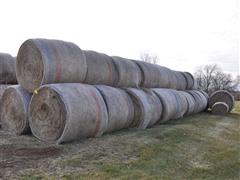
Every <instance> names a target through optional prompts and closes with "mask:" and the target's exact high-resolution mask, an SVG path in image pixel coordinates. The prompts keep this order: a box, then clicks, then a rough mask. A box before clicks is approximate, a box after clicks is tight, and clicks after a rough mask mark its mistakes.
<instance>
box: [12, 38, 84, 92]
mask: <svg viewBox="0 0 240 180" xmlns="http://www.w3.org/2000/svg"><path fill="white" fill-rule="evenodd" d="M16 70H17V79H18V82H19V84H20V85H22V86H23V87H24V88H25V89H27V90H28V91H29V92H33V91H34V90H35V89H37V88H38V87H40V86H41V85H43V84H50V83H71V82H83V81H84V79H85V76H86V72H87V64H86V58H85V56H84V54H83V52H82V51H81V49H80V48H79V47H78V46H77V45H75V44H73V43H70V42H64V41H59V40H47V39H29V40H27V41H25V42H24V43H23V44H22V45H21V47H20V49H19V51H18V55H17V63H16Z"/></svg>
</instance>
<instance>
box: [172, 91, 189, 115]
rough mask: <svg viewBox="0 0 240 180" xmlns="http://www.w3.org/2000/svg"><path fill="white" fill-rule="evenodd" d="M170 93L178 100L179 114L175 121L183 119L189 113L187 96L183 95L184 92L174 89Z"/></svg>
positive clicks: (177, 113)
mask: <svg viewBox="0 0 240 180" xmlns="http://www.w3.org/2000/svg"><path fill="white" fill-rule="evenodd" d="M170 91H171V92H172V93H173V94H174V96H175V98H176V100H177V104H176V107H177V112H176V114H175V116H174V119H179V118H182V117H183V116H184V115H185V114H186V113H187V111H188V101H187V99H186V97H185V95H184V94H182V91H177V90H172V89H171V90H170Z"/></svg>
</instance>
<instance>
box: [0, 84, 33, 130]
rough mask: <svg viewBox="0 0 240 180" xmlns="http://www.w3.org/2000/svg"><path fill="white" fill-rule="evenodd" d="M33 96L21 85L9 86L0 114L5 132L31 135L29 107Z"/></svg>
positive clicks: (3, 98)
mask: <svg viewBox="0 0 240 180" xmlns="http://www.w3.org/2000/svg"><path fill="white" fill-rule="evenodd" d="M31 96H32V95H31V94H30V93H29V92H27V91H26V90H25V89H23V88H22V87H21V86H19V85H15V86H9V87H8V88H7V89H6V90H5V91H4V93H3V96H2V103H1V113H0V116H1V121H2V128H3V129H4V130H6V131H9V132H10V133H13V134H17V135H21V134H26V133H30V128H29V121H28V106H29V102H30V99H31Z"/></svg>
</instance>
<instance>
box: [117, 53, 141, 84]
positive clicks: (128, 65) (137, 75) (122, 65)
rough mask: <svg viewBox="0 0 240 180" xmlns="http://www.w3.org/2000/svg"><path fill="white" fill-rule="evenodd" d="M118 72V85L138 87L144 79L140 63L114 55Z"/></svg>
mask: <svg viewBox="0 0 240 180" xmlns="http://www.w3.org/2000/svg"><path fill="white" fill-rule="evenodd" d="M112 59H113V62H114V64H115V66H116V70H117V72H118V82H117V86H118V87H138V86H139V85H140V83H141V80H142V73H141V70H140V68H139V67H138V65H137V64H136V63H135V62H134V61H133V60H130V59H125V58H121V57H117V56H112Z"/></svg>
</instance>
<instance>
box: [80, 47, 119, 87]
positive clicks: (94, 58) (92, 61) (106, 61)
mask: <svg viewBox="0 0 240 180" xmlns="http://www.w3.org/2000/svg"><path fill="white" fill-rule="evenodd" d="M84 54H85V56H86V62H87V67H88V68H87V75H86V79H85V81H84V82H85V83H87V84H104V85H110V86H116V84H117V82H118V74H117V70H116V67H115V65H114V63H113V60H112V58H111V57H110V56H108V55H106V54H102V53H98V52H95V51H84Z"/></svg>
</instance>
